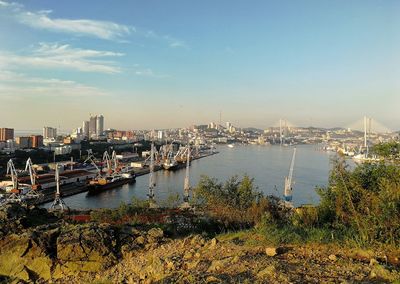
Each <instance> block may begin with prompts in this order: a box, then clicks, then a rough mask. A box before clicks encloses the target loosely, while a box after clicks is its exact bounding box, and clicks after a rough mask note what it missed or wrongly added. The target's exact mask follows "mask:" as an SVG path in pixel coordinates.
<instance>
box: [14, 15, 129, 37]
mask: <svg viewBox="0 0 400 284" xmlns="http://www.w3.org/2000/svg"><path fill="white" fill-rule="evenodd" d="M50 14H51V11H39V12H29V11H28V12H27V11H23V12H20V13H18V14H17V19H18V20H19V21H20V22H21V23H23V24H26V25H28V26H31V27H33V28H39V29H45V30H50V31H55V32H63V33H71V34H76V35H86V36H93V37H97V38H101V39H107V40H115V39H120V38H123V37H125V36H127V35H129V34H130V33H131V32H134V31H135V29H134V28H133V27H129V26H126V25H121V24H117V23H114V22H108V21H96V20H88V19H77V20H72V19H57V18H51V17H50Z"/></svg>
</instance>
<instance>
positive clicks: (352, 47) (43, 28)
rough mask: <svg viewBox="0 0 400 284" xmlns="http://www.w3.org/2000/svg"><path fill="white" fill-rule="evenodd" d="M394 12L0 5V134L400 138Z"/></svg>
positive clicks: (257, 6)
mask: <svg viewBox="0 0 400 284" xmlns="http://www.w3.org/2000/svg"><path fill="white" fill-rule="evenodd" d="M399 15H400V1H391V0H385V1H383V0H374V1H369V0H360V1H356V0H353V1H348V0H335V1H327V0H315V1H311V0H299V1H293V0H291V1H288V0H280V1H266V0H260V1H258V0H253V1H248V0H236V1H232V0H202V1H187V0H169V1H163V0H147V1H128V0H120V1H111V0H104V1H98V0H96V1H95V0H85V1H80V0H79V1H78V0H68V1H66V0H65V1H61V0H60V1H51V0H47V1H44V0H35V1H32V0H30V1H28V0H26V1H20V2H11V1H8V0H0V127H13V128H16V129H41V128H42V127H43V126H45V125H46V126H53V127H59V128H61V129H72V128H76V127H79V126H81V125H82V121H83V120H87V119H88V117H89V114H97V113H99V114H103V115H104V116H105V127H106V128H116V129H153V128H155V129H164V128H177V127H187V126H189V125H192V124H206V123H209V122H211V121H216V122H218V121H219V117H220V113H221V116H222V121H230V122H232V123H233V124H234V125H236V126H238V127H249V126H252V127H259V128H266V127H268V126H272V125H277V123H278V121H279V119H280V118H284V119H287V120H288V121H290V122H291V123H292V124H293V125H296V126H310V125H313V126H322V127H336V126H342V127H348V126H349V125H353V124H354V122H356V121H359V120H360V118H361V117H363V116H364V115H368V116H370V117H373V118H374V119H375V120H377V121H379V122H380V123H381V124H383V125H385V126H387V127H388V128H390V129H393V130H399V129H400V116H399V114H398V113H399V106H400V79H399V78H400V16H399Z"/></svg>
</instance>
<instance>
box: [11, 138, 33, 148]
mask: <svg viewBox="0 0 400 284" xmlns="http://www.w3.org/2000/svg"><path fill="white" fill-rule="evenodd" d="M15 141H16V142H17V144H18V146H19V148H20V149H26V148H32V139H31V137H24V136H21V137H17V138H16V139H15Z"/></svg>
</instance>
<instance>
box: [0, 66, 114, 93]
mask: <svg viewBox="0 0 400 284" xmlns="http://www.w3.org/2000/svg"><path fill="white" fill-rule="evenodd" d="M105 95H108V94H107V92H105V91H103V90H100V89H98V88H96V87H92V86H88V85H84V84H81V83H78V82H75V81H66V80H60V79H55V78H50V79H48V78H38V77H29V76H27V75H25V74H22V73H15V72H11V71H0V98H15V99H20V100H22V99H24V98H28V97H32V98H38V97H71V96H73V97H82V96H85V97H87V96H105Z"/></svg>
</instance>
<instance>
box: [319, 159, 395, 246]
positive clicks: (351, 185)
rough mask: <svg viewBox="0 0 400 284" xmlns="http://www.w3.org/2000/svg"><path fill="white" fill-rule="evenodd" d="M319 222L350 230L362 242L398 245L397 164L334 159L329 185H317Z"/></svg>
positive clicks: (322, 224) (323, 224) (337, 228)
mask: <svg viewBox="0 0 400 284" xmlns="http://www.w3.org/2000/svg"><path fill="white" fill-rule="evenodd" d="M318 193H319V194H320V196H321V203H320V205H319V206H318V223H319V225H320V226H330V227H332V228H334V229H336V230H346V231H348V230H350V231H352V232H353V234H354V236H355V238H357V239H358V240H360V242H361V243H365V244H370V243H373V242H380V243H389V244H393V245H400V218H399V216H400V168H399V167H397V166H395V165H390V164H384V163H380V164H368V163H365V164H361V165H358V166H357V167H356V168H355V169H354V170H349V169H348V168H347V166H346V164H345V163H344V161H341V160H338V161H335V163H334V167H333V169H332V171H331V174H330V179H329V183H328V186H327V187H325V188H319V189H318Z"/></svg>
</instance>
